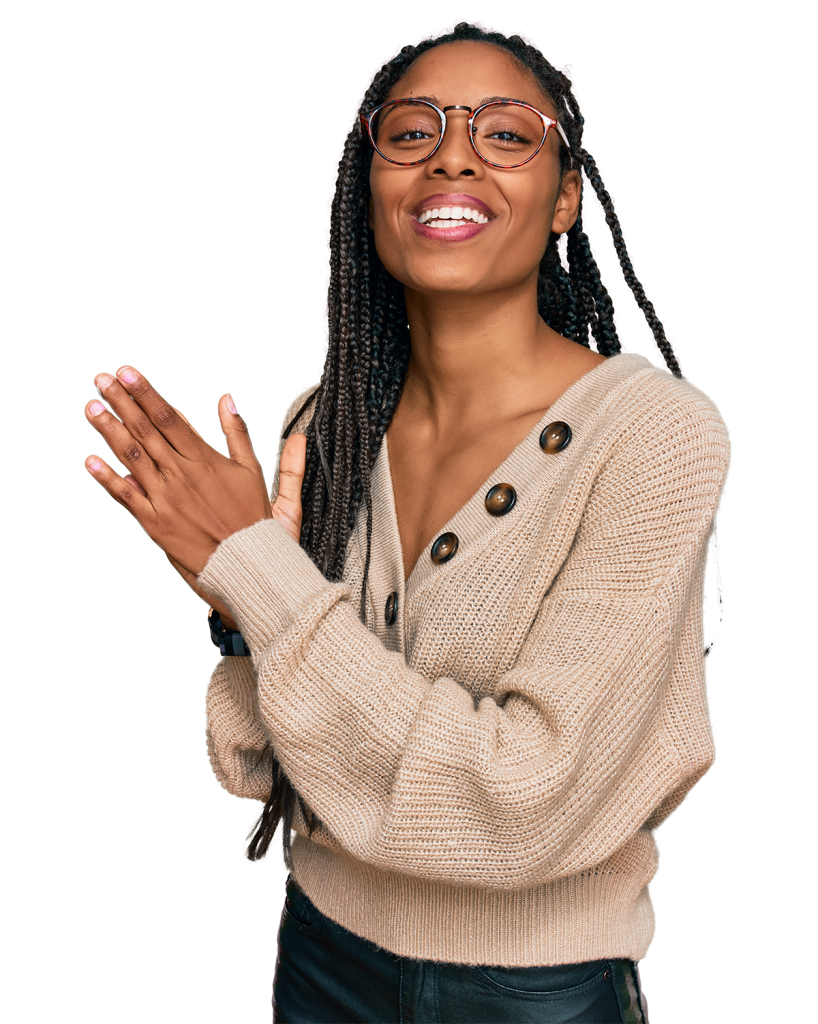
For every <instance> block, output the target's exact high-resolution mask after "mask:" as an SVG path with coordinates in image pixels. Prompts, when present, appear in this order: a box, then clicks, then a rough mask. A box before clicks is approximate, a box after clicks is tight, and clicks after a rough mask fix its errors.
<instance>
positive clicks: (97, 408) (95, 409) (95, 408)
mask: <svg viewBox="0 0 818 1024" xmlns="http://www.w3.org/2000/svg"><path fill="white" fill-rule="evenodd" d="M88 411H89V412H90V413H91V415H92V416H99V414H100V413H101V412H105V406H104V405H103V404H102V402H91V405H90V406H89V408H88Z"/></svg>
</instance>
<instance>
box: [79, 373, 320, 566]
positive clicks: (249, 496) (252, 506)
mask: <svg viewBox="0 0 818 1024" xmlns="http://www.w3.org/2000/svg"><path fill="white" fill-rule="evenodd" d="M117 377H118V379H117V380H115V379H114V378H112V377H111V376H110V375H109V374H99V375H98V376H97V377H96V384H97V387H98V388H99V390H100V393H101V394H102V395H103V397H104V398H105V399H106V401H108V402H109V403H110V405H111V408H112V409H113V410H114V413H116V414H117V415H114V414H113V413H111V412H109V411H108V410H107V409H106V408H105V406H104V405H103V404H102V403H101V402H96V401H95V402H89V404H88V405H87V406H86V410H85V413H86V416H87V418H88V421H89V422H90V423H91V424H92V425H93V426H94V427H95V428H96V429H97V430H98V431H99V432H100V434H101V435H102V436H103V437H104V438H105V440H106V442H107V443H108V445H109V447H110V448H111V450H112V451H113V452H114V454H115V455H116V456H117V458H118V459H119V460H120V462H121V463H122V464H123V465H125V466H127V467H128V468H129V469H130V470H131V473H130V474H129V475H128V476H127V477H126V478H125V479H123V478H122V477H120V476H118V475H117V474H116V473H115V472H114V471H113V470H112V469H111V468H110V467H109V466H108V465H107V464H106V463H105V462H103V461H102V460H101V459H99V458H97V457H96V456H90V457H89V458H88V459H86V462H85V464H86V467H87V468H88V470H89V471H90V472H91V473H92V475H93V476H95V477H96V478H97V479H98V480H99V482H100V483H101V484H102V486H103V487H104V488H105V490H106V491H108V493H109V494H110V495H111V497H113V498H114V499H115V500H116V501H118V502H119V503H120V504H121V505H124V506H125V508H127V509H128V511H129V512H131V513H132V514H133V515H134V516H135V517H136V519H137V520H138V521H139V523H140V524H141V525H142V527H143V528H144V530H145V531H146V532H147V534H148V535H149V536H150V537H151V539H152V540H154V541H155V542H156V543H157V544H158V545H159V546H160V547H161V548H162V549H163V550H164V551H165V553H166V554H167V555H168V556H169V557H170V558H171V559H172V560H173V561H174V562H176V563H177V564H178V565H180V566H181V567H183V568H184V569H185V570H187V572H189V573H193V574H194V575H196V576H198V574H199V573H200V572H201V571H202V569H203V568H204V566H205V563H206V562H207V560H208V558H209V557H210V555H211V554H212V553H213V552H214V551H215V550H216V548H217V547H218V545H219V544H220V543H221V541H223V540H224V539H225V538H227V537H229V536H230V535H231V534H233V533H235V532H236V531H237V530H241V529H244V527H246V526H251V525H252V524H253V523H257V522H259V521H260V520H262V519H270V518H272V516H273V510H272V508H271V506H270V503H269V499H268V497H267V488H266V486H265V483H264V475H263V473H262V471H261V466H260V465H259V463H258V460H257V459H256V456H255V454H254V452H253V446H252V444H251V443H250V437H249V434H248V432H247V427H246V426H245V423H244V420H242V419H241V417H240V416H239V415H238V414H237V413H236V411H235V406H234V405H233V402H232V399H231V398H230V396H229V395H223V396H222V398H221V399H220V400H219V419H220V421H221V425H222V430H223V431H224V433H225V435H226V436H227V448H228V451H229V452H230V458H226V457H225V456H224V455H222V454H221V453H220V452H217V451H216V450H215V449H214V448H211V447H210V445H208V444H207V443H206V442H205V441H204V440H203V439H202V438H201V437H200V436H199V434H197V433H196V431H195V430H193V428H192V427H191V426H190V424H188V422H187V420H185V418H184V417H183V416H182V415H181V414H180V413H178V412H177V411H176V410H175V409H174V408H173V407H172V406H171V405H169V404H168V403H167V402H166V401H165V400H164V399H163V398H162V397H161V396H160V395H158V394H157V392H156V391H154V389H153V388H152V387H151V385H150V384H149V382H148V381H147V380H146V379H145V378H144V377H142V376H141V375H140V374H139V373H137V372H136V371H135V370H133V369H132V368H131V367H128V366H123V367H122V368H121V369H120V370H119V372H118V374H117ZM117 416H119V417H120V418H119V419H118V418H117ZM299 499H300V495H299ZM284 507H285V508H286V512H285V513H284V515H285V517H286V518H287V519H288V521H289V522H290V523H294V522H295V520H294V518H293V516H294V509H293V508H292V507H291V506H290V505H286V506H284ZM299 510H300V500H299ZM300 525H301V524H300V516H299V517H298V528H299V530H300ZM288 529H289V526H288ZM290 532H291V533H292V530H290Z"/></svg>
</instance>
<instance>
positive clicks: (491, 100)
mask: <svg viewBox="0 0 818 1024" xmlns="http://www.w3.org/2000/svg"><path fill="white" fill-rule="evenodd" d="M582 124H583V121H582V116H581V114H580V112H579V108H578V106H577V104H576V101H575V100H574V98H573V96H572V94H571V92H570V88H569V83H568V81H567V79H566V78H565V77H564V76H563V75H561V74H560V73H559V72H557V71H555V70H554V69H553V68H552V67H551V65H549V64H548V63H547V62H546V61H545V60H544V58H543V57H542V55H541V54H540V53H539V52H538V51H537V50H535V49H534V48H533V47H530V46H528V45H527V44H525V43H523V42H522V41H521V40H520V39H519V38H517V37H512V38H510V39H507V38H505V37H503V36H500V35H497V34H494V33H483V32H482V31H481V30H479V29H476V28H474V27H473V26H469V25H459V26H457V28H456V29H455V31H454V32H453V33H452V34H450V35H446V36H442V37H440V38H438V39H436V40H427V41H426V42H424V43H421V44H420V45H419V46H417V47H406V48H404V50H402V51H401V53H400V54H399V55H398V56H397V57H396V58H395V59H394V60H393V61H390V62H389V63H388V64H386V65H385V66H384V68H383V69H382V70H381V72H380V73H379V74H378V75H377V76H376V78H375V81H374V82H373V84H372V86H371V87H370V89H369V91H368V92H367V94H366V97H365V99H364V102H363V105H362V108H361V119H360V124H358V125H356V126H355V127H354V129H353V130H352V132H351V133H350V135H349V137H348V140H347V144H346V149H345V152H344V156H343V159H342V161H341V164H340V169H339V179H338V187H337V192H336V198H335V202H334V205H333V212H332V236H331V247H332V278H331V284H330V293H329V322H330V339H329V353H328V356H327V362H326V366H325V369H324V374H323V377H322V380H321V383H320V385H319V386H318V388H317V389H311V390H310V392H308V393H307V394H305V395H303V396H301V397H300V398H299V399H297V400H296V402H295V403H294V404H293V406H292V407H291V410H290V412H289V414H288V418H287V421H286V426H285V430H284V432H283V437H282V449H281V453H280V460H279V469H278V471H277V473H276V479H275V480H274V484H273V493H272V498H273V501H272V505H271V504H270V503H269V502H268V499H267V494H266V489H265V486H264V481H263V476H262V473H261V469H260V467H259V466H258V463H257V462H256V460H255V457H254V455H253V452H252V447H251V445H250V441H249V437H248V434H247V431H246V429H245V426H244V423H243V421H242V420H241V419H240V418H239V417H238V415H237V413H236V410H235V407H234V406H233V404H232V399H231V398H230V396H229V395H227V396H224V397H223V398H222V399H221V401H220V405H219V415H220V419H221V423H222V427H223V429H224V431H225V433H226V435H227V440H228V448H229V451H230V456H231V457H230V459H226V458H224V457H223V456H221V455H219V454H218V453H217V452H215V451H214V450H213V449H211V448H210V447H209V446H208V445H206V444H205V443H204V442H203V441H202V440H201V439H200V438H199V436H198V435H197V434H196V433H195V431H193V430H192V428H190V427H189V426H188V424H187V422H186V421H185V420H184V418H183V417H182V416H181V414H179V413H177V412H176V411H175V410H174V409H173V408H172V407H171V406H170V405H168V403H167V402H165V401H164V400H163V399H162V398H160V396H158V395H157V394H156V392H155V391H154V390H153V389H152V388H151V386H150V384H149V383H148V382H147V381H146V380H145V378H144V377H143V376H141V375H140V374H139V373H138V372H137V371H135V370H133V369H132V368H129V367H125V368H123V369H122V370H120V372H119V373H118V375H117V379H114V378H113V377H111V376H110V375H108V374H103V375H100V376H98V377H97V385H98V387H99V388H100V391H101V394H102V395H103V396H104V397H105V398H106V400H108V401H109V403H110V404H111V406H112V408H113V411H114V413H116V415H113V414H112V413H110V412H108V411H107V410H106V409H105V407H104V406H103V405H102V404H101V403H99V402H96V403H91V404H90V405H89V407H88V410H87V415H88V417H89V419H90V421H91V422H92V423H93V424H94V426H96V427H97V429H99V430H100V432H101V433H102V434H103V436H105V438H106V440H107V441H108V443H109V444H110V446H111V448H112V449H113V451H114V453H115V454H116V455H117V457H118V458H119V459H120V460H121V461H122V462H123V463H124V464H125V465H126V466H127V467H128V468H129V469H130V470H131V473H130V474H129V475H127V476H126V477H124V478H120V477H119V476H117V475H116V474H115V473H113V471H112V470H111V469H110V468H109V467H108V466H107V465H106V464H105V463H103V462H102V461H101V460H100V459H98V458H96V457H91V458H89V460H88V461H87V465H88V468H89V469H90V471H91V472H92V473H94V475H96V476H97V478H98V479H99V480H100V482H101V483H102V485H103V486H104V487H105V488H106V490H108V492H109V493H110V494H111V495H112V496H113V497H115V498H116V499H117V500H119V501H120V502H121V503H122V504H124V505H125V506H126V507H127V508H129V510H130V511H131V512H133V514H134V515H135V516H136V517H137V518H138V519H139V521H140V522H141V523H142V525H143V526H144V527H145V529H146V530H147V531H148V533H149V534H150V535H151V536H152V537H153V538H154V540H156V541H157V543H159V544H160V545H161V546H162V547H163V549H164V550H165V551H166V552H167V554H168V557H169V558H170V560H171V561H172V562H173V564H174V565H175V566H176V568H177V569H178V570H179V572H181V573H182V575H183V576H184V577H185V578H186V579H187V580H188V582H189V583H190V584H191V586H192V587H193V589H194V590H196V591H197V593H199V594H200V596H202V597H204V598H205V599H206V600H207V601H208V602H209V603H211V604H212V606H213V611H212V613H211V616H210V620H211V628H212V631H213V636H214V639H215V641H216V642H217V643H219V644H220V646H221V648H222V652H223V654H224V655H225V656H224V657H223V658H222V660H221V662H220V663H219V665H218V666H217V668H216V671H215V672H214V674H213V677H212V680H211V684H210V689H209V692H208V720H209V730H208V742H209V749H210V756H211V760H212V764H213V768H214V771H215V773H216V775H217V777H218V778H219V780H220V781H221V782H222V784H223V785H224V786H226V787H227V788H228V789H229V790H230V791H231V792H233V793H236V794H237V795H241V796H249V797H254V798H257V799H262V800H267V803H266V806H265V808H264V812H263V814H262V816H261V818H260V819H259V823H258V828H257V830H256V833H255V835H254V837H253V839H252V841H251V844H250V848H249V851H248V852H249V855H250V856H251V858H252V859H256V858H257V857H260V856H262V855H263V854H264V852H265V851H266V849H267V847H268V845H269V842H270V839H271V838H272V836H273V834H274V832H275V829H276V826H277V824H278V822H279V820H281V818H282V817H283V819H284V826H283V841H284V854H285V860H286V863H287V866H288V868H289V870H290V877H289V879H288V883H287V899H286V903H285V910H284V913H283V916H282V922H281V927H280V931H279V958H278V963H277V968H276V977H275V983H274V1006H275V1007H276V1011H275V1012H276V1020H281V1021H342V1020H343V1021H387V1020H388V1021H397V1020H410V1019H411V1020H435V1021H469V1022H472V1024H474V1022H477V1021H495V1022H496V1021H512V1020H513V1021H569V1020H571V1021H586V1022H587V1021H642V1020H646V1019H647V1017H646V1014H645V1000H644V996H643V995H642V993H641V990H640V987H639V978H638V971H637V968H636V962H637V961H638V960H639V959H641V958H642V957H643V956H644V955H645V952H646V951H647V948H648V945H649V943H650V941H651V938H652V935H653V913H652V908H651V903H650V897H649V895H648V889H647V884H648V882H649V881H650V879H651V878H652V877H653V875H654V873H655V869H656V847H655V843H654V839H653V829H655V827H656V826H657V825H658V824H659V823H660V822H661V821H663V820H664V818H665V817H667V815H668V814H669V813H670V812H671V811H672V810H673V809H674V808H675V807H676V806H677V805H678V804H679V802H680V801H681V800H682V798H683V797H684V795H685V794H686V793H687V792H688V791H689V789H690V788H691V786H693V784H694V783H695V782H696V781H697V780H698V779H699V778H701V776H702V775H703V774H704V772H705V771H706V770H707V768H708V767H709V766H710V764H711V763H712V759H713V747H712V739H711V735H710V729H709V722H708V716H707V706H706V700H705V692H704V668H703V649H702V637H701V585H702V577H703V569H704V563H705V557H706V547H707V540H708V537H709V533H710V530H711V526H712V522H713V517H714V515H715V511H716V507H717V502H718V497H719V493H720V489H721V485H722V482H723V479H724V475H725V472H726V468H727V461H728V441H727V436H726V431H725V428H724V425H723V423H722V421H721V418H720V416H719V414H718V412H717V410H716V409H715V408H714V406H713V404H712V403H711V402H710V401H709V399H707V398H706V397H705V396H704V395H703V394H702V393H701V392H699V391H698V390H696V389H695V388H694V387H692V386H691V385H689V384H688V383H686V382H685V381H683V380H682V379H681V371H680V369H679V366H678V363H677V362H676V359H675V357H674V355H673V352H672V350H671V348H670V345H669V344H668V342H667V340H666V339H665V336H664V332H663V330H662V325H661V324H660V322H659V321H658V320H657V318H656V316H655V313H654V311H653V307H652V306H651V304H650V303H649V302H648V300H647V299H646V297H645V295H644V293H643V291H642V288H641V286H640V284H639V282H638V281H637V279H636V277H635V276H634V272H633V268H632V266H631V263H630V260H629V258H628V254H627V251H626V249H625V245H624V242H623V239H622V234H621V231H620V229H619V224H618V221H617V219H616V216H615V214H614V211H613V206H612V204H611V201H610V197H609V196H608V194H607V192H606V191H605V189H604V187H603V184H602V181H601V179H600V177H599V174H598V172H597V170H596V165H595V163H594V160H593V158H592V157H591V156H590V155H589V154H588V153H587V152H586V151H585V150H584V149H583V148H582ZM307 127H309V126H307ZM581 171H584V173H585V175H586V177H587V179H588V181H589V182H590V183H591V185H592V186H593V188H594V191H595V192H596V194H597V197H598V198H599V199H600V201H601V202H602V205H603V207H604V208H605V211H606V217H607V221H608V224H609V226H610V228H611V232H612V234H613V238H614V242H615V244H616V247H617V251H618V253H619V257H620V263H621V265H622V269H623V272H624V274H625V277H626V279H627V281H628V283H629V284H630V286H631V288H632V289H633V292H634V294H635V296H636V298H637V301H638V302H639V304H640V306H641V307H642V309H643V310H644V312H645V315H646V317H647V320H648V322H649V324H650V326H651V328H652V330H653V333H654V336H655V338H656V341H657V343H658V345H659V348H660V349H661V351H662V354H663V355H664V357H665V361H666V362H667V365H668V367H669V368H670V370H671V371H672V374H673V375H672V376H671V375H670V374H668V373H666V372H665V371H663V370H659V369H657V368H655V367H653V366H652V365H651V364H650V363H649V362H648V360H646V359H644V358H642V357H641V356H636V355H623V354H619V352H620V347H619V341H618V338H617V335H616V330H615V327H614V322H613V309H612V306H611V303H610V299H609V297H608V294H607V292H606V290H605V288H604V286H603V285H602V283H601V281H600V278H599V274H598V271H597V267H596V264H595V262H594V259H593V256H592V255H591V250H590V247H589V244H588V239H587V237H586V236H585V234H584V233H583V231H582V226H581V199H582V189H581V176H580V172H581ZM562 235H566V236H567V264H568V267H567V269H566V268H565V267H564V266H563V263H562V261H561V258H560V254H559V252H558V248H557V244H558V239H559V237H561V236H562ZM589 330H590V333H591V334H592V335H593V338H594V341H595V342H596V347H597V349H598V352H592V351H591V350H590V347H589V337H588V334H589ZM410 339H411V344H410ZM299 545H300V546H299ZM271 779H272V782H273V786H272V792H270V781H271ZM290 825H292V827H293V828H294V829H295V831H296V833H297V834H296V838H295V841H294V842H293V845H292V848H290Z"/></svg>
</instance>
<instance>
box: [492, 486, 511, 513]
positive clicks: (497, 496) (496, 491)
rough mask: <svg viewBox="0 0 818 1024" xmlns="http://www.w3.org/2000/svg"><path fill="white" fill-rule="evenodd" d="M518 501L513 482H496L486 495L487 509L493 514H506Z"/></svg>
mask: <svg viewBox="0 0 818 1024" xmlns="http://www.w3.org/2000/svg"><path fill="white" fill-rule="evenodd" d="M516 503H517V492H516V491H515V490H514V488H513V487H512V486H511V484H495V485H494V487H492V489H491V490H490V491H489V493H488V494H487V495H486V510H487V511H488V513H489V515H492V516H504V515H505V514H506V512H510V511H511V510H512V509H513V508H514V506H515V505H516Z"/></svg>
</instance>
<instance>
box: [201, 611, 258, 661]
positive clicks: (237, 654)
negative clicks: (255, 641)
mask: <svg viewBox="0 0 818 1024" xmlns="http://www.w3.org/2000/svg"><path fill="white" fill-rule="evenodd" d="M207 622H208V625H209V626H210V639H211V640H212V641H213V643H214V644H215V645H216V646H217V647H218V648H219V650H220V651H221V652H222V655H224V656H225V657H233V658H248V657H249V656H250V648H249V647H248V646H247V644H246V642H245V639H244V637H243V636H242V635H241V633H239V632H238V630H235V629H225V628H224V626H223V625H222V620H221V616H220V615H219V613H218V612H217V611H216V609H215V608H214V609H213V610H212V611H211V613H210V614H209V615H208V617H207Z"/></svg>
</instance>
